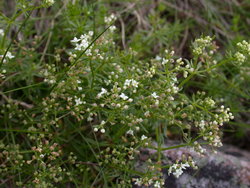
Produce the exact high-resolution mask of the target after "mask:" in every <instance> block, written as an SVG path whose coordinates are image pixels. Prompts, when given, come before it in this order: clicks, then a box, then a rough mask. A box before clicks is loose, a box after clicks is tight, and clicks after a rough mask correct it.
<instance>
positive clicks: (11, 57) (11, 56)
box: [0, 52, 15, 63]
mask: <svg viewBox="0 0 250 188" xmlns="http://www.w3.org/2000/svg"><path fill="white" fill-rule="evenodd" d="M3 57H4V55H0V59H2V58H3ZM14 57H15V56H13V55H12V54H11V52H7V53H6V55H5V58H4V60H3V62H4V63H5V62H6V59H13V58H14Z"/></svg>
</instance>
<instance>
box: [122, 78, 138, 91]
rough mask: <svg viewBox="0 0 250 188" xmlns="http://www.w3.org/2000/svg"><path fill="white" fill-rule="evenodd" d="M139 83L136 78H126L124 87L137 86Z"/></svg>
mask: <svg viewBox="0 0 250 188" xmlns="http://www.w3.org/2000/svg"><path fill="white" fill-rule="evenodd" d="M138 84H139V83H138V82H137V81H136V80H134V79H126V80H125V82H124V88H125V89H126V88H127V87H129V86H133V87H135V88H137V87H138Z"/></svg>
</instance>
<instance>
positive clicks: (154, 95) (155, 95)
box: [151, 92, 159, 99]
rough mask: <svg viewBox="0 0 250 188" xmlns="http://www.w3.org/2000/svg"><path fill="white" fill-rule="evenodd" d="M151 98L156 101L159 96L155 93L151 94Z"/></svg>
mask: <svg viewBox="0 0 250 188" xmlns="http://www.w3.org/2000/svg"><path fill="white" fill-rule="evenodd" d="M151 96H152V97H153V98H155V99H157V98H158V97H159V96H158V95H157V94H156V92H154V93H152V94H151Z"/></svg>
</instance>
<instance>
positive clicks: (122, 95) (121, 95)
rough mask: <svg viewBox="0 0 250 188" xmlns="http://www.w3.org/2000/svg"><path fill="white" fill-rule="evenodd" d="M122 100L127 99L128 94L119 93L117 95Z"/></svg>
mask: <svg viewBox="0 0 250 188" xmlns="http://www.w3.org/2000/svg"><path fill="white" fill-rule="evenodd" d="M119 96H120V97H121V98H122V99H123V100H127V99H128V96H126V95H125V94H124V93H122V94H120V95H119Z"/></svg>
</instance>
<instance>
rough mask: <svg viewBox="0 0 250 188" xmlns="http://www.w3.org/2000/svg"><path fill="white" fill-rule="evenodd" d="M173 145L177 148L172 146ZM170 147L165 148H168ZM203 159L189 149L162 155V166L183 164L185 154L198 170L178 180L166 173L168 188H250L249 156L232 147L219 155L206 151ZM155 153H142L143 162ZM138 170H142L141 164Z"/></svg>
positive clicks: (174, 150) (220, 150) (222, 149)
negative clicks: (193, 161)
mask: <svg viewBox="0 0 250 188" xmlns="http://www.w3.org/2000/svg"><path fill="white" fill-rule="evenodd" d="M171 145H172V146H173V145H175V144H172V143H171ZM168 146H170V145H166V147H168ZM206 149H207V152H206V154H205V156H203V157H201V156H200V155H199V154H197V153H196V152H194V151H193V150H192V149H190V148H188V147H183V148H178V149H172V150H166V151H163V156H164V157H163V160H162V162H163V163H165V164H166V163H169V162H171V161H172V162H175V161H176V160H178V159H179V160H180V159H181V156H182V155H183V154H185V155H188V156H192V157H193V159H194V160H195V161H196V164H197V166H198V167H199V168H198V170H193V169H191V168H190V169H187V170H185V171H184V173H183V174H182V175H181V176H180V177H179V178H178V179H177V178H175V177H174V176H173V175H170V176H168V174H167V170H165V171H164V178H165V180H166V181H165V187H168V188H247V187H250V153H249V152H247V151H243V150H241V149H238V148H236V147H233V146H228V145H225V146H223V147H221V148H219V150H218V152H217V154H215V153H214V152H213V151H212V150H211V149H209V148H206ZM155 152H156V151H155V150H152V149H143V150H142V151H141V161H145V160H146V159H148V158H150V156H152V154H154V153H155ZM139 166H143V164H142V163H141V162H140V165H138V167H139Z"/></svg>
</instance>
